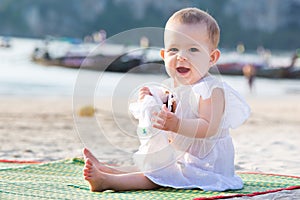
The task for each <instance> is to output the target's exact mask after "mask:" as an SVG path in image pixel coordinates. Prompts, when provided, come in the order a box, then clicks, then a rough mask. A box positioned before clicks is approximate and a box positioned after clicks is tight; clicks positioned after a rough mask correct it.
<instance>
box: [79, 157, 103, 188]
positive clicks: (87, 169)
mask: <svg viewBox="0 0 300 200" xmlns="http://www.w3.org/2000/svg"><path fill="white" fill-rule="evenodd" d="M83 176H84V179H85V180H87V181H88V182H89V184H90V190H91V191H93V192H102V191H104V190H105V189H106V188H105V175H104V174H103V173H102V172H101V171H99V170H98V169H97V167H96V166H95V165H94V163H93V161H92V160H90V159H89V158H87V159H86V161H85V165H84V169H83Z"/></svg>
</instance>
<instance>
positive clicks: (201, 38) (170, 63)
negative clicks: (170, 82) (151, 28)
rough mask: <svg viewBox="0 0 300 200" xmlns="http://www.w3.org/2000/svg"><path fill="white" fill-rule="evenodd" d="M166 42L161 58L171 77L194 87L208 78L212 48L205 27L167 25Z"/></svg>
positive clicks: (198, 25)
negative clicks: (205, 77)
mask: <svg viewBox="0 0 300 200" xmlns="http://www.w3.org/2000/svg"><path fill="white" fill-rule="evenodd" d="M164 39H165V49H163V50H162V51H161V56H162V58H163V59H164V61H165V66H166V70H167V72H168V74H169V76H171V77H172V78H173V79H174V80H175V82H176V83H177V84H183V85H187V84H194V83H196V82H198V81H199V80H200V79H201V78H203V77H204V76H206V75H207V73H208V70H209V68H210V67H211V63H210V60H211V59H210V51H211V50H210V49H211V48H210V45H209V44H210V43H209V37H208V34H207V29H206V26H205V25H203V24H182V23H171V24H168V25H167V26H166V30H165V36H164Z"/></svg>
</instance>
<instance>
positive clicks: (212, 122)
mask: <svg viewBox="0 0 300 200" xmlns="http://www.w3.org/2000/svg"><path fill="white" fill-rule="evenodd" d="M224 107H225V99H224V93H223V90H221V89H218V88H217V89H214V90H213V92H212V95H211V97H210V98H208V99H205V100H203V99H202V98H201V97H200V100H199V110H198V112H199V118H196V119H180V118H178V117H177V116H176V115H175V114H174V113H172V112H170V111H168V109H166V107H165V106H163V108H162V110H161V111H160V112H159V113H156V114H155V116H156V120H155V124H154V125H153V127H154V128H158V129H161V130H166V131H172V132H175V133H178V134H181V135H185V136H187V137H197V138H204V137H209V136H212V135H214V134H216V133H217V131H218V129H219V127H220V123H221V120H222V116H223V112H224Z"/></svg>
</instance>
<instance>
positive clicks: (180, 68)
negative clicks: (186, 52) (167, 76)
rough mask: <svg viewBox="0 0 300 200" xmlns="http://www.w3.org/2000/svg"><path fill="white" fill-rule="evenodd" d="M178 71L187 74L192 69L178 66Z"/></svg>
mask: <svg viewBox="0 0 300 200" xmlns="http://www.w3.org/2000/svg"><path fill="white" fill-rule="evenodd" d="M176 71H177V72H178V73H180V74H186V73H188V72H189V71H190V69H189V68H186V67H177V68H176Z"/></svg>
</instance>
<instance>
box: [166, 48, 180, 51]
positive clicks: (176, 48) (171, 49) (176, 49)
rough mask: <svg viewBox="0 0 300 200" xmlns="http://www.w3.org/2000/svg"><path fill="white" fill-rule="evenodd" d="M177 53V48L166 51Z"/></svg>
mask: <svg viewBox="0 0 300 200" xmlns="http://www.w3.org/2000/svg"><path fill="white" fill-rule="evenodd" d="M177 51H178V49H177V48H170V49H169V50H168V52H177Z"/></svg>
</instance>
